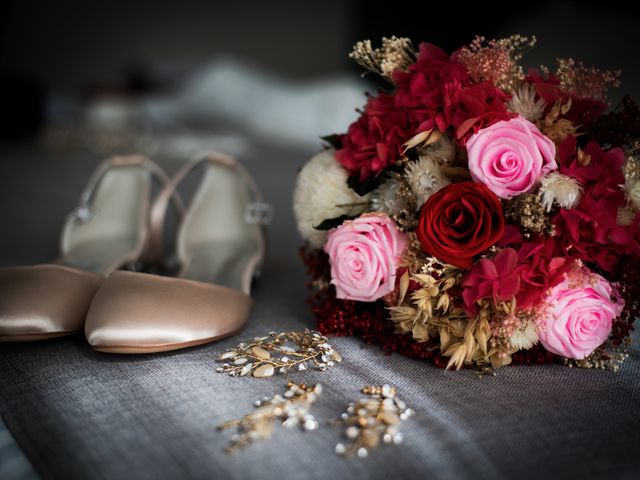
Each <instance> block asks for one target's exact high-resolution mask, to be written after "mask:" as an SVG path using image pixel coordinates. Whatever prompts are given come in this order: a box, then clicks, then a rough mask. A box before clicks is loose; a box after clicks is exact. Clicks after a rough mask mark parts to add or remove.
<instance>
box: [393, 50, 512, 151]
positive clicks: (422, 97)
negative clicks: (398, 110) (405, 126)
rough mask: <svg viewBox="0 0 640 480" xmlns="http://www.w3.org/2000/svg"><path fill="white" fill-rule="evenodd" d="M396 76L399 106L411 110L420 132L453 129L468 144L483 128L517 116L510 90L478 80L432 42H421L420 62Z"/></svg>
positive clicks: (461, 142) (462, 143) (460, 140)
mask: <svg viewBox="0 0 640 480" xmlns="http://www.w3.org/2000/svg"><path fill="white" fill-rule="evenodd" d="M393 78H394V81H395V83H396V88H397V93H396V105H398V106H399V107H402V108H406V109H407V110H408V111H409V112H410V114H411V116H412V118H414V119H415V121H416V122H417V123H418V124H419V126H418V131H419V132H421V131H426V130H430V129H432V128H437V129H438V130H440V131H442V132H444V131H446V130H447V129H449V128H452V129H453V130H454V133H455V135H456V138H457V139H458V141H459V143H460V144H461V145H464V143H465V142H466V140H467V138H468V137H470V136H471V135H473V133H475V132H477V131H478V130H479V129H481V128H484V127H487V126H489V125H491V124H492V123H495V122H497V121H499V120H508V119H509V118H511V117H512V116H513V115H512V114H510V113H509V112H508V111H507V109H506V107H505V102H506V101H507V100H508V98H509V97H508V95H507V94H506V93H504V92H503V91H501V90H499V89H498V88H496V87H495V86H494V85H493V84H491V83H490V82H482V83H477V84H476V83H474V81H473V80H472V79H471V77H470V76H469V74H468V72H467V69H466V67H465V66H464V65H462V64H461V63H459V62H457V61H455V60H452V59H451V58H450V57H449V56H448V55H447V54H446V53H444V52H443V51H442V50H441V49H439V48H438V47H436V46H434V45H431V44H428V43H422V44H420V52H419V54H418V59H417V61H416V63H415V64H414V65H412V66H411V67H410V68H409V70H408V71H407V72H401V71H398V72H396V73H395V74H394V77H393Z"/></svg>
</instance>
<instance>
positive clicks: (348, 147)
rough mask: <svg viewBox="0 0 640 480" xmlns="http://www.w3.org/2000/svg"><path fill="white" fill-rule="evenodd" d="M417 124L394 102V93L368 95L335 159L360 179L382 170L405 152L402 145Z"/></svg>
mask: <svg viewBox="0 0 640 480" xmlns="http://www.w3.org/2000/svg"><path fill="white" fill-rule="evenodd" d="M416 126H417V124H416V123H415V122H414V121H413V120H412V119H411V117H410V116H409V115H408V114H407V113H406V112H405V111H403V110H401V109H398V108H397V107H396V105H395V99H394V97H393V96H391V95H387V94H380V96H378V97H369V101H368V102H367V105H366V106H365V109H364V112H363V113H362V115H361V116H360V118H359V119H358V120H357V121H355V122H354V123H352V124H351V126H350V127H349V130H348V131H347V133H346V135H344V136H343V137H342V148H341V149H339V150H337V151H336V159H337V160H338V162H340V163H341V164H342V165H343V166H344V167H345V168H346V169H347V170H348V171H349V173H350V174H352V175H358V176H359V177H360V180H365V179H366V178H367V177H370V176H372V175H377V174H379V173H380V172H381V171H382V170H384V169H385V168H386V167H388V166H389V165H391V164H392V163H393V162H394V161H396V160H397V159H399V158H400V156H401V155H402V145H403V144H404V143H405V142H406V141H407V140H408V139H409V138H411V137H412V136H413V135H414V132H415V129H416Z"/></svg>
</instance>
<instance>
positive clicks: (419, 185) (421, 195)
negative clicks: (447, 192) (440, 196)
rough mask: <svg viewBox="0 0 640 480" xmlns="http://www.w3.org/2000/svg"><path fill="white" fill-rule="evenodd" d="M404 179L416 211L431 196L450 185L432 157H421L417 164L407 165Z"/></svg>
mask: <svg viewBox="0 0 640 480" xmlns="http://www.w3.org/2000/svg"><path fill="white" fill-rule="evenodd" d="M405 178H406V180H407V183H408V184H409V187H410V188H411V191H412V192H413V193H414V195H415V197H416V209H419V208H420V207H422V205H424V202H426V201H427V199H428V198H429V197H430V196H431V195H433V194H434V193H435V192H437V191H438V190H440V189H441V188H442V187H445V186H447V185H449V183H450V182H449V180H448V179H447V178H446V176H445V175H444V173H443V172H442V170H441V169H440V164H439V163H438V160H437V159H436V158H435V157H432V156H423V157H420V159H419V160H418V161H417V162H411V163H409V164H408V165H407V168H406V170H405Z"/></svg>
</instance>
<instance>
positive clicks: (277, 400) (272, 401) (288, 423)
mask: <svg viewBox="0 0 640 480" xmlns="http://www.w3.org/2000/svg"><path fill="white" fill-rule="evenodd" d="M321 392H322V386H321V385H320V384H319V383H318V384H316V385H305V384H300V385H299V384H296V383H293V382H289V383H288V384H287V391H286V392H284V395H279V394H278V395H274V396H273V397H271V398H269V397H265V398H263V399H262V400H258V401H256V402H255V406H256V410H255V411H253V412H251V413H249V414H247V415H245V416H244V417H242V418H240V419H237V420H230V421H228V422H225V423H223V424H221V425H218V430H225V429H227V428H231V427H237V433H236V434H235V435H233V436H232V437H231V445H230V446H229V447H227V448H226V451H227V452H228V453H233V452H234V451H236V450H238V449H240V448H242V447H245V446H247V445H248V444H250V443H251V442H252V441H254V440H259V439H267V438H269V437H270V436H271V432H272V431H273V422H274V421H276V420H281V421H282V425H283V426H284V427H287V428H293V427H295V426H298V427H300V428H301V429H302V430H305V431H311V430H316V429H317V428H318V422H317V421H316V419H315V418H314V416H313V415H311V414H310V413H309V410H310V409H311V404H313V402H315V401H316V400H317V398H318V395H320V393H321Z"/></svg>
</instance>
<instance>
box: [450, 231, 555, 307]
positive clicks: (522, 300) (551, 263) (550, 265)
mask: <svg viewBox="0 0 640 480" xmlns="http://www.w3.org/2000/svg"><path fill="white" fill-rule="evenodd" d="M554 250H555V244H554V240H553V239H552V238H548V237H547V238H545V237H543V236H540V237H538V238H536V239H535V240H534V241H533V242H527V243H523V244H521V245H520V246H519V248H518V250H517V251H516V250H515V249H514V248H511V247H509V248H504V249H502V250H500V251H499V252H498V254H497V255H496V256H495V257H494V258H493V259H489V258H483V259H480V260H479V261H478V262H477V263H476V264H475V265H474V266H473V267H472V268H471V269H470V270H469V272H468V273H467V276H466V277H465V279H464V281H463V284H462V286H463V288H464V290H463V292H462V298H463V300H464V304H465V307H466V308H467V310H468V311H469V312H470V313H472V314H473V313H476V312H477V310H478V308H477V306H478V305H477V301H478V300H481V299H484V298H489V299H493V300H494V301H495V302H496V303H498V302H504V301H508V300H510V299H511V298H512V297H515V299H516V304H517V306H518V309H526V308H528V307H531V306H533V305H536V304H538V303H539V302H540V299H541V298H542V296H543V295H544V293H545V292H546V291H547V289H549V288H550V287H552V286H553V284H554V282H555V281H557V280H558V279H559V277H560V274H561V273H562V272H563V271H564V270H565V268H563V267H566V266H567V265H566V261H565V258H562V257H556V256H554Z"/></svg>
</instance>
